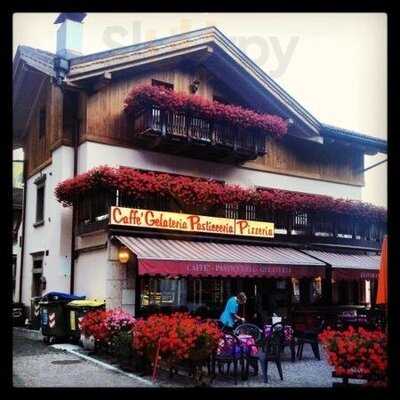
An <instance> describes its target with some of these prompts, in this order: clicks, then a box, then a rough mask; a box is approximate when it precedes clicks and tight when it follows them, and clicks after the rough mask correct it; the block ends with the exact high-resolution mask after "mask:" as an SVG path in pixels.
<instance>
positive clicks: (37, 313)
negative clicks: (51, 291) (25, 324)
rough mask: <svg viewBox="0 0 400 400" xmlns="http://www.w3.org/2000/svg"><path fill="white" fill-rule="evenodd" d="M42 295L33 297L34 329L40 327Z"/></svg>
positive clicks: (31, 319)
mask: <svg viewBox="0 0 400 400" xmlns="http://www.w3.org/2000/svg"><path fill="white" fill-rule="evenodd" d="M40 300H42V298H41V297H40V296H37V297H32V298H31V312H30V323H31V327H32V329H36V330H39V329H40V304H39V303H40Z"/></svg>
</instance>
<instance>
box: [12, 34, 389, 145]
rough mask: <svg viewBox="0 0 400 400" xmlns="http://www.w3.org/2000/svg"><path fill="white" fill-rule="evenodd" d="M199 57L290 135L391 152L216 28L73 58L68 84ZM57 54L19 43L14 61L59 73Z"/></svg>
mask: <svg viewBox="0 0 400 400" xmlns="http://www.w3.org/2000/svg"><path fill="white" fill-rule="evenodd" d="M195 56H199V57H201V59H202V60H203V63H204V64H205V65H206V67H207V68H208V69H209V70H210V72H212V73H213V74H214V75H216V77H217V78H218V79H221V80H225V81H226V83H228V84H230V85H232V82H235V89H236V90H237V91H238V92H240V93H241V94H246V93H247V94H248V96H249V98H250V99H251V102H253V104H251V102H250V104H251V105H252V106H253V107H254V108H256V109H259V108H260V107H262V106H264V107H265V106H267V105H268V107H270V109H272V110H273V112H275V113H276V114H278V115H280V116H281V117H283V118H291V119H292V120H293V121H294V126H295V127H296V129H291V131H289V133H294V132H293V131H299V132H301V136H303V137H309V138H318V137H321V136H322V137H330V138H335V139H341V140H344V141H348V142H350V143H353V144H355V145H363V146H365V147H367V148H369V149H370V151H381V152H386V141H384V140H382V139H376V138H374V137H371V136H367V135H364V134H361V133H357V132H353V131H349V130H346V129H342V128H337V127H334V126H331V125H328V124H323V123H320V122H319V121H318V120H317V119H316V118H315V117H314V116H313V115H312V114H311V113H310V112H308V111H307V110H306V109H305V108H304V107H302V106H301V104H300V103H298V102H297V101H296V100H295V99H294V98H293V97H291V96H290V95H289V94H288V93H287V92H286V91H285V90H284V89H283V88H281V87H280V86H279V85H278V84H277V83H276V82H274V80H273V79H272V78H271V77H270V76H269V75H268V74H267V73H265V72H264V71H263V70H262V69H261V68H260V67H259V66H257V65H256V64H255V63H254V62H253V61H252V60H251V59H250V58H249V57H248V56H247V55H246V54H245V53H244V52H243V51H241V50H240V49H239V48H238V47H237V46H236V45H235V44H234V43H232V41H231V40H229V39H228V38H227V37H226V36H225V35H224V34H223V33H222V32H221V31H219V30H218V29H217V28H215V27H207V28H202V29H198V30H195V31H191V32H186V33H181V34H177V35H173V36H169V37H165V38H161V39H155V40H151V41H147V42H143V43H138V44H134V45H130V46H125V47H120V48H116V49H111V50H106V51H102V52H98V53H94V54H89V55H83V56H78V57H75V58H72V59H71V60H70V61H69V71H68V73H67V76H66V79H65V82H66V84H67V85H68V84H74V85H76V84H79V82H83V81H85V80H90V79H95V78H96V77H100V76H102V75H103V74H104V73H105V72H112V73H116V74H118V73H119V72H121V71H124V70H126V69H130V68H135V67H139V68H140V67H143V66H145V65H148V64H151V63H160V62H165V61H166V60H173V59H179V58H181V59H185V57H186V58H189V59H190V58H191V57H195ZM55 58H56V55H55V54H52V53H49V52H47V51H43V50H39V49H33V48H31V47H28V46H19V47H18V50H17V55H16V58H15V64H18V63H16V61H17V60H18V61H20V60H21V61H23V62H24V63H26V64H27V65H28V66H30V67H32V68H34V69H36V70H38V71H40V72H42V73H44V74H46V75H48V76H51V77H55V76H56V71H55V69H54V60H55ZM14 69H15V65H14ZM295 134H296V133H295Z"/></svg>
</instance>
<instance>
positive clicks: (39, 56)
mask: <svg viewBox="0 0 400 400" xmlns="http://www.w3.org/2000/svg"><path fill="white" fill-rule="evenodd" d="M55 57H56V55H55V54H53V53H50V52H48V51H44V50H40V49H34V48H32V47H29V46H18V49H17V54H16V55H15V61H14V70H15V68H16V67H17V66H18V62H21V61H23V62H25V63H26V64H27V65H28V66H30V67H32V68H34V69H36V70H38V71H40V72H43V73H44V74H46V75H49V76H56V74H55V71H54V59H55ZM17 60H18V62H16V61H17Z"/></svg>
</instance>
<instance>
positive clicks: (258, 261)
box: [116, 236, 325, 278]
mask: <svg viewBox="0 0 400 400" xmlns="http://www.w3.org/2000/svg"><path fill="white" fill-rule="evenodd" d="M116 238H117V239H118V240H119V241H120V242H121V243H122V244H124V245H125V246H126V247H128V248H129V249H130V250H131V251H132V252H133V253H134V254H136V256H137V259H138V265H139V274H140V275H163V276H188V275H190V276H203V277H205V276H222V277H223V276H242V277H281V278H286V277H295V278H301V277H317V276H321V277H324V276H325V264H324V263H323V262H321V261H318V260H315V259H313V258H312V257H309V256H307V255H306V254H303V253H301V252H299V251H297V250H294V249H290V248H281V247H265V246H248V245H240V244H224V243H213V242H192V241H183V240H166V239H148V238H136V237H128V236H116Z"/></svg>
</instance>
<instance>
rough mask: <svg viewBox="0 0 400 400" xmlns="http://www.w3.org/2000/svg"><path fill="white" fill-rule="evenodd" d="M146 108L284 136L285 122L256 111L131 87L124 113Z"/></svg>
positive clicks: (157, 89)
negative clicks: (185, 113)
mask: <svg viewBox="0 0 400 400" xmlns="http://www.w3.org/2000/svg"><path fill="white" fill-rule="evenodd" d="M146 106H157V107H159V108H160V109H163V110H167V111H171V112H190V113H192V114H194V115H197V116H199V117H202V118H207V119H212V120H215V121H220V122H227V123H230V124H232V125H237V126H239V127H241V128H245V129H246V128H247V129H248V128H257V129H261V130H262V131H264V132H269V133H273V134H275V135H277V136H283V135H285V134H286V133H287V122H286V121H285V120H284V119H283V118H281V117H278V116H276V115H269V114H261V113H257V112H255V111H252V110H249V109H246V108H243V107H240V106H235V105H230V104H228V105H226V104H222V103H219V102H218V101H210V100H207V99H205V98H203V97H201V96H199V95H190V94H186V93H181V92H179V93H178V92H174V91H173V90H170V89H167V88H163V87H159V86H151V85H139V86H136V87H134V88H133V89H132V90H131V91H130V93H129V94H128V96H127V97H126V99H125V103H124V110H125V111H126V112H128V113H131V112H133V111H134V110H135V109H141V108H143V107H146Z"/></svg>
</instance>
